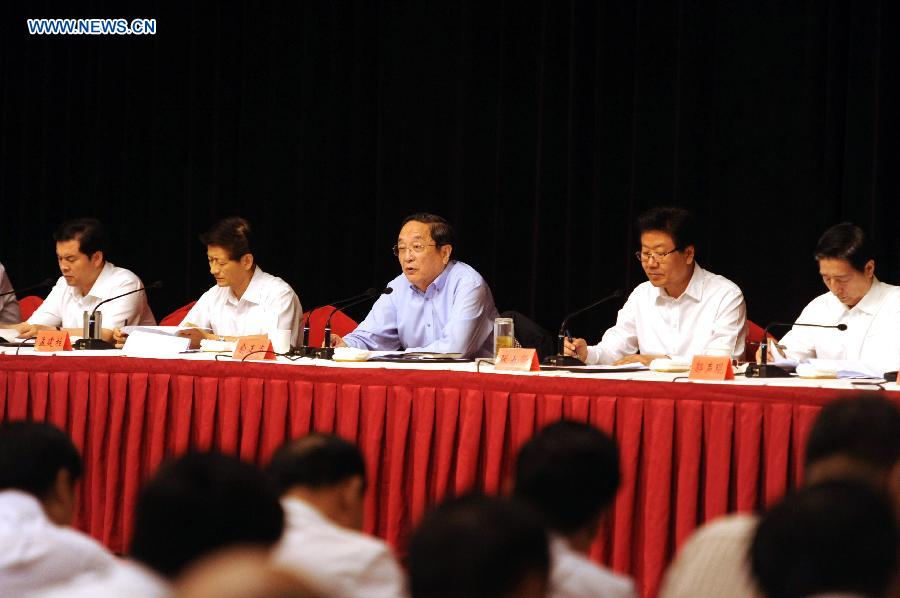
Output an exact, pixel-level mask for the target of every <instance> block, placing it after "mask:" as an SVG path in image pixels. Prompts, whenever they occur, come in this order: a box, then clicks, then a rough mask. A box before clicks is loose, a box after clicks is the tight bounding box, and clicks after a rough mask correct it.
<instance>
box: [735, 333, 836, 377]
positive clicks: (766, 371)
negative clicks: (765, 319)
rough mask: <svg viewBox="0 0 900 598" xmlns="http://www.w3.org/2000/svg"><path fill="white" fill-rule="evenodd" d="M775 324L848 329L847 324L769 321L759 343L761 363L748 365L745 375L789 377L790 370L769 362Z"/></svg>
mask: <svg viewBox="0 0 900 598" xmlns="http://www.w3.org/2000/svg"><path fill="white" fill-rule="evenodd" d="M775 326H792V327H793V326H807V327H810V328H834V329H835V330H840V331H841V332H843V331H844V330H847V325H846V324H811V323H808V322H769V323H768V324H767V325H766V327H765V328H764V329H763V337H762V340H761V341H760V343H759V348H760V352H759V363H750V364H748V365H747V371H746V373H745V376H747V377H748V378H787V377H788V376H790V375H791V374H790V372H788V371H787V370H785V369H784V368H780V367H778V366H775V365H771V364H769V363H766V362H767V359H768V357H769V355H768V353H769V329H770V328H773V327H775Z"/></svg>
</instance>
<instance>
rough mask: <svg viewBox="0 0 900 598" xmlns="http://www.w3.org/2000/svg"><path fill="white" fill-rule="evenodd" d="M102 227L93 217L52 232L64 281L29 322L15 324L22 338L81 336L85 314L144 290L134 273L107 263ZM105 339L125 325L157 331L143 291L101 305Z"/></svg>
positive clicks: (64, 224)
mask: <svg viewBox="0 0 900 598" xmlns="http://www.w3.org/2000/svg"><path fill="white" fill-rule="evenodd" d="M104 237H105V235H104V230H103V225H102V224H100V221H99V220H97V219H95V218H78V219H76V220H69V221H67V222H64V223H63V224H62V225H61V226H60V227H59V228H58V229H57V230H56V232H55V233H54V235H53V238H54V240H55V241H56V259H57V261H58V262H59V270H60V272H62V276H61V277H60V278H59V280H58V281H57V282H56V285H55V286H54V287H53V289H51V291H50V294H49V295H48V296H47V298H46V299H45V300H44V302H43V303H42V304H41V306H40V307H38V308H37V309H36V310H35V312H34V313H33V314H32V315H31V317H30V318H28V321H27V322H22V323H20V324H17V325H16V326H15V328H16V329H17V330H18V331H19V337H20V338H32V337H35V336H37V333H38V332H39V331H41V330H53V329H56V330H59V329H60V328H64V329H66V330H68V332H69V334H71V335H77V336H82V334H83V331H84V312H88V313H90V312H92V311H93V310H94V308H95V307H97V305H98V304H99V303H100V302H101V301H103V300H105V299H111V298H113V297H116V296H118V295H122V294H123V293H127V292H129V291H133V290H136V289H140V288H141V287H143V286H144V285H143V283H142V282H141V279H140V278H138V277H137V276H135V275H134V273H133V272H131V271H129V270H126V269H124V268H117V267H116V266H114V265H113V264H112V263H110V262H108V261H106V241H105V238H104ZM99 312H100V313H102V314H103V316H102V327H103V329H102V331H101V338H103V340H105V341H109V340H111V339H112V335H113V329H115V328H118V327H121V326H125V325H127V324H132V325H141V326H153V325H155V324H156V319H155V318H154V317H153V312H152V311H150V306H149V305H148V304H147V294H146V293H145V292H138V293H132V294H131V295H128V296H125V297H122V298H121V299H115V300H114V301H110V302H109V303H105V304H103V306H102V307H101V308H100V310H99Z"/></svg>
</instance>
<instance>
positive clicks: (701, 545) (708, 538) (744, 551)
mask: <svg viewBox="0 0 900 598" xmlns="http://www.w3.org/2000/svg"><path fill="white" fill-rule="evenodd" d="M758 522H759V520H758V518H757V517H756V516H754V515H728V516H726V517H720V518H719V519H716V520H714V521H711V522H709V523H707V524H706V525H704V526H702V527H700V528H699V529H697V530H696V531H695V532H694V533H693V534H692V535H691V537H690V538H688V540H687V542H685V543H684V544H683V545H682V546H681V548H680V549H679V550H678V554H677V555H676V556H675V560H674V561H673V562H672V564H671V565H670V566H669V569H668V570H667V571H666V575H665V577H664V578H663V584H662V588H661V589H660V592H659V596H660V598H720V597H721V598H728V597H730V596H733V597H734V598H738V597H740V598H762V596H763V594H762V592H761V591H760V589H759V587H758V586H757V585H756V582H755V581H754V580H753V574H752V573H751V571H750V557H749V554H748V553H749V550H750V544H751V543H752V542H753V535H754V534H755V533H756V526H757V524H758Z"/></svg>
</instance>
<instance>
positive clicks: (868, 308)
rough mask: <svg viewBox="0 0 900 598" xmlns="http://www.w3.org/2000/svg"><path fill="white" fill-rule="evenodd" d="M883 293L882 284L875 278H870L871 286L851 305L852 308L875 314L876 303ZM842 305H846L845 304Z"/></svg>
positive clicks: (878, 302)
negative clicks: (857, 301)
mask: <svg viewBox="0 0 900 598" xmlns="http://www.w3.org/2000/svg"><path fill="white" fill-rule="evenodd" d="M883 294H884V285H883V284H881V281H879V280H878V279H877V278H875V277H873V278H872V286H871V287H869V291H868V292H867V293H866V294H865V295H864V296H863V298H862V299H861V300H860V301H859V303H857V304H856V305H854V306H853V309H858V310H859V311H862V312H865V313H867V314H875V313H876V312H877V311H878V305H879V304H880V303H881V297H882V295H883ZM844 307H847V306H846V305H845V306H844Z"/></svg>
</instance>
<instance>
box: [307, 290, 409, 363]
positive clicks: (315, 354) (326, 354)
mask: <svg viewBox="0 0 900 598" xmlns="http://www.w3.org/2000/svg"><path fill="white" fill-rule="evenodd" d="M393 292H394V289H393V288H391V287H386V288H384V289H382V290H380V291H379V290H377V289H374V288H370V289H366V290H365V292H363V293H360V294H358V295H353V296H352V297H346V298H344V299H341V300H339V301H333V302H331V303H328V304H326V305H320V306H319V307H316V308H315V309H312V310H310V311H309V312H307V314H306V317H305V323H304V325H303V335H302V343H303V344H302V345H301V346H299V347H296V348H294V349H291V352H290V355H292V356H300V357H312V358H314V359H331V358H332V357H333V356H334V347H332V346H331V318H332V317H333V316H334V314H335V313H337V311H338V310H340V309H344V308H347V307H352V306H354V305H357V304H359V303H363V302H365V301H368V300H371V299H373V298H374V297H378V296H379V295H382V294H384V295H389V294H391V293H393ZM323 307H332V308H333V309H332V310H331V312H330V313H329V314H328V318H327V320H326V322H325V346H324V347H310V346H309V329H310V326H311V320H312V314H313V312H314V311H316V310H317V309H322V308H323Z"/></svg>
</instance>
